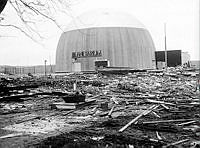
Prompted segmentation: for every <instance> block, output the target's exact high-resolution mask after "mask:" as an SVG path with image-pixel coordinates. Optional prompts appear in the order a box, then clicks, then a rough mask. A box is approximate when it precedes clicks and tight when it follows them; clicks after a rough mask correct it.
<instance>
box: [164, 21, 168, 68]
mask: <svg viewBox="0 0 200 148" xmlns="http://www.w3.org/2000/svg"><path fill="white" fill-rule="evenodd" d="M164 32H165V70H167V36H166V23H165V24H164Z"/></svg>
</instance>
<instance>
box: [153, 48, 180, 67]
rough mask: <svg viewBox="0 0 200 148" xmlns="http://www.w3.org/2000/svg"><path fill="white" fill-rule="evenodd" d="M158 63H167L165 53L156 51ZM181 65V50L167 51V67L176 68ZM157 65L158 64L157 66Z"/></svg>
mask: <svg viewBox="0 0 200 148" xmlns="http://www.w3.org/2000/svg"><path fill="white" fill-rule="evenodd" d="M155 56H156V63H158V62H165V51H156V52H155ZM181 64H182V63H181V50H168V51H167V66H168V67H176V66H180V65H181ZM156 65H157V64H156Z"/></svg>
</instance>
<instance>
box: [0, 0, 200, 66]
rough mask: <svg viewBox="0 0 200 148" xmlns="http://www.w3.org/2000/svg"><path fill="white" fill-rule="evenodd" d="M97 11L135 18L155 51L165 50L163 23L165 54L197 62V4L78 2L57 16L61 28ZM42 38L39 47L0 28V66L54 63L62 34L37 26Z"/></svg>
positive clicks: (190, 0) (182, 0)
mask: <svg viewBox="0 0 200 148" xmlns="http://www.w3.org/2000/svg"><path fill="white" fill-rule="evenodd" d="M97 8H108V9H109V8H110V9H114V10H118V11H123V12H126V13H129V14H132V15H134V16H135V17H136V18H137V19H138V20H140V21H141V22H142V23H143V24H144V25H145V26H146V28H147V29H148V30H149V32H150V33H151V35H152V38H153V40H154V43H155V46H156V50H164V23H166V24H167V48H168V50H182V51H185V52H189V54H190V56H191V59H192V60H197V59H199V12H200V11H199V0H79V1H77V2H76V3H74V4H73V5H71V6H70V8H69V9H68V10H67V15H60V14H58V17H59V21H60V23H61V24H62V26H63V27H65V26H67V24H68V23H69V22H70V21H71V20H72V19H73V18H74V17H76V16H78V15H80V14H81V13H83V12H86V11H90V10H96V9H97ZM3 15H5V16H7V19H12V20H13V19H14V17H15V16H14V15H13V11H12V10H11V8H10V7H9V6H7V7H6V9H5V10H4V12H3ZM39 27H40V29H39V30H40V31H42V32H43V34H45V36H46V39H44V40H43V41H42V42H41V43H42V45H40V44H37V43H35V42H33V41H32V40H30V39H29V38H27V37H26V36H25V35H23V34H22V33H21V32H20V31H18V30H14V29H10V28H5V27H4V28H2V27H1V28H0V65H41V64H44V60H45V59H46V60H47V63H49V64H50V63H51V64H54V63H55V54H56V46H57V43H58V40H59V37H60V35H61V33H62V31H61V30H59V29H58V28H57V27H56V26H54V25H53V24H50V23H40V24H39Z"/></svg>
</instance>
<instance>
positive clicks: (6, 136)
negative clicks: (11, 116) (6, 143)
mask: <svg viewBox="0 0 200 148" xmlns="http://www.w3.org/2000/svg"><path fill="white" fill-rule="evenodd" d="M22 135H24V133H13V134H8V135H4V136H1V137H0V139H5V138H12V137H17V136H22Z"/></svg>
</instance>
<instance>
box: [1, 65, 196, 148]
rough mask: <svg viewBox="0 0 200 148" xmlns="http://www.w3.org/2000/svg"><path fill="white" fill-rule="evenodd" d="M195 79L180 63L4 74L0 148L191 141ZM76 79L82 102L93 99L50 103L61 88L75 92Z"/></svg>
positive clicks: (183, 144) (184, 143)
mask: <svg viewBox="0 0 200 148" xmlns="http://www.w3.org/2000/svg"><path fill="white" fill-rule="evenodd" d="M198 79H199V75H198V73H197V72H195V71H187V70H183V69H169V70H168V72H157V71H150V72H136V73H128V74H123V75H120V74H108V75H102V74H68V75H59V76H54V77H49V78H44V77H41V76H34V77H28V76H7V75H4V76H2V77H1V81H0V82H1V83H0V84H1V85H0V86H1V91H0V93H1V98H0V147H2V148H16V147H20V148H24V147H39V148H40V147H41V148H43V147H48V148H54V147H55V148H67V147H72V148H74V147H77V148H79V147H80V148H82V147H95V148H100V147H120V148H132V147H134V148H135V147H136V148H137V147H151V148H152V147H185V148H188V147H193V148H197V147H199V144H200V140H199V139H200V120H199V119H200V99H199V83H198V82H199V80H198ZM75 83H76V91H78V92H80V93H82V94H84V95H86V102H87V101H91V100H95V101H94V102H93V103H91V104H87V105H85V106H80V107H77V108H76V109H72V110H60V109H57V108H56V107H55V105H53V104H54V103H58V102H61V103H62V102H64V101H63V99H62V97H63V96H62V93H68V92H74V91H75V90H73V89H74V85H75ZM33 85H37V87H36V86H35V87H34V88H32V87H33ZM22 86H23V87H22ZM3 90H4V91H3ZM17 95H23V97H18V96H17ZM25 95H26V96H25ZM10 96H14V97H10ZM13 98H14V99H13ZM9 99H12V100H9ZM136 118H138V119H137V120H136ZM134 119H135V121H134V122H133V123H132V124H130V125H129V126H127V128H125V129H124V130H122V131H120V130H121V128H123V127H124V126H125V125H127V124H128V123H129V122H130V121H132V120H134Z"/></svg>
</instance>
